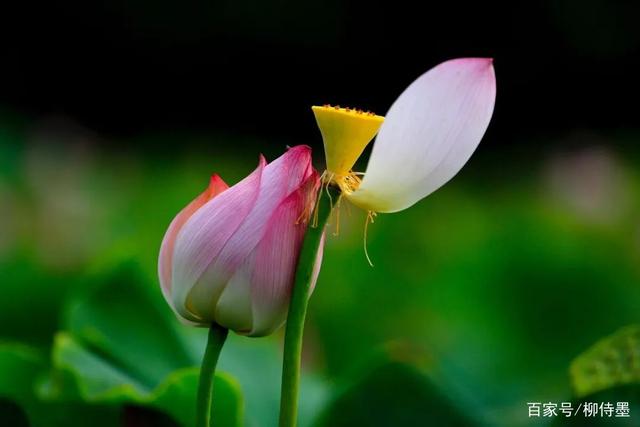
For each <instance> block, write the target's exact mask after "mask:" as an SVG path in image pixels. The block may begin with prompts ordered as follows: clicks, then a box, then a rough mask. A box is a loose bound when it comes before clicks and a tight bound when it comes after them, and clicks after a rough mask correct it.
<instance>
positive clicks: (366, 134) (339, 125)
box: [311, 105, 384, 194]
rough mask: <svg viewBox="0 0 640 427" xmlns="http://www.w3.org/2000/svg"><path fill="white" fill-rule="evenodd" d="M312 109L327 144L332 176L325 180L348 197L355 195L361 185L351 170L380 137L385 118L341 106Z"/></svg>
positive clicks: (326, 177) (329, 173)
mask: <svg viewBox="0 0 640 427" xmlns="http://www.w3.org/2000/svg"><path fill="white" fill-rule="evenodd" d="M311 109H312V110H313V114H314V115H315V117H316V122H317V123H318V127H319V128H320V133H322V140H323V141H324V153H325V158H326V160H327V172H328V173H327V174H326V175H325V180H328V182H333V183H335V184H337V185H338V186H339V187H340V189H341V190H342V192H344V193H347V194H349V193H352V192H353V191H355V190H356V189H357V188H358V186H359V185H360V178H358V177H357V176H356V174H355V173H354V172H353V171H352V170H351V168H353V165H354V164H355V163H356V160H358V157H360V155H361V154H362V152H363V151H364V149H365V147H366V146H367V144H369V142H370V141H371V140H372V139H373V137H374V136H376V133H378V129H380V125H382V122H383V121H384V117H382V116H378V115H375V114H373V113H371V112H368V111H367V112H364V111H362V110H356V109H352V108H341V107H340V106H335V107H332V106H330V105H324V106H322V107H319V106H313V107H311Z"/></svg>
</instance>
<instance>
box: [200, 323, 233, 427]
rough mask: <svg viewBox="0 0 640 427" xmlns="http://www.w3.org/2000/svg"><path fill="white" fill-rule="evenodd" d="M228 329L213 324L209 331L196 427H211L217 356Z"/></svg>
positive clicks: (201, 372)
mask: <svg viewBox="0 0 640 427" xmlns="http://www.w3.org/2000/svg"><path fill="white" fill-rule="evenodd" d="M228 332H229V331H228V329H225V328H223V327H222V326H220V325H217V324H215V323H213V324H212V325H211V328H210V329H209V337H208V338H207V347H206V349H205V351H204V357H203V358H202V367H201V368H200V380H199V384H198V401H197V407H196V427H210V426H211V404H212V402H213V382H214V377H215V373H216V365H217V364H218V356H220V351H221V350H222V346H223V345H224V341H225V340H226V339H227V334H228Z"/></svg>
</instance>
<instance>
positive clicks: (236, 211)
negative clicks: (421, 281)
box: [158, 146, 322, 336]
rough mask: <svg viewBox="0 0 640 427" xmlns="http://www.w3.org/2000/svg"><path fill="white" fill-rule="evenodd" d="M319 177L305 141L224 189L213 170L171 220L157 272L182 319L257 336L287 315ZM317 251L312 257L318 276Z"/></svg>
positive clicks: (165, 292) (271, 328)
mask: <svg viewBox="0 0 640 427" xmlns="http://www.w3.org/2000/svg"><path fill="white" fill-rule="evenodd" d="M319 182H320V180H319V175H318V173H317V172H316V170H315V169H314V168H313V167H312V165H311V150H310V148H309V147H306V146H297V147H293V148H291V149H289V150H288V151H287V152H286V153H285V154H283V155H282V156H280V157H279V158H278V159H276V160H275V161H273V162H271V163H269V164H267V163H266V161H265V159H264V158H263V157H262V156H261V157H260V161H259V164H258V167H257V169H256V170H255V171H254V172H253V173H251V174H250V175H249V176H247V177H246V178H244V179H243V180H242V181H240V182H239V183H237V184H236V185H234V186H233V187H230V188H229V187H228V186H227V184H225V182H224V181H223V180H222V179H221V178H220V177H219V176H217V175H214V176H213V177H212V178H211V181H210V184H209V187H208V188H207V189H206V190H205V191H204V192H203V193H202V194H200V195H199V196H198V197H197V198H196V199H195V200H193V201H192V202H191V203H189V204H188V205H187V206H186V207H185V208H184V209H183V210H182V211H180V213H178V215H177V216H176V217H175V218H174V220H173V221H172V222H171V224H170V225H169V228H168V230H167V232H166V234H165V236H164V239H163V241H162V246H161V249H160V255H159V260H158V274H159V277H160V284H161V288H162V293H163V295H164V297H165V299H166V300H167V302H168V303H169V305H170V306H171V307H172V308H173V310H174V311H175V313H176V314H177V315H178V316H179V318H181V319H183V320H184V321H186V322H187V323H190V324H194V325H201V326H210V325H211V324H212V323H215V324H218V325H220V326H222V327H224V328H227V329H231V330H234V331H236V332H238V333H241V334H245V335H251V336H261V335H266V334H269V333H271V332H272V331H273V330H275V329H277V328H278V327H279V326H280V325H281V324H282V323H283V322H284V319H285V317H286V312H287V308H288V303H289V298H290V294H291V287H292V284H293V280H294V275H295V270H296V265H297V261H298V256H299V252H300V247H301V244H302V240H303V238H304V234H305V230H306V219H308V216H309V213H310V211H311V209H312V208H313V205H314V200H315V196H316V193H317V189H318V187H319ZM321 258H322V250H321V249H320V251H319V252H318V257H317V259H316V263H315V268H314V274H313V279H312V280H313V282H314V283H315V280H316V278H317V274H318V271H319V266H320V260H321Z"/></svg>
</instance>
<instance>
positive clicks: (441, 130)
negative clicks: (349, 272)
mask: <svg viewBox="0 0 640 427" xmlns="http://www.w3.org/2000/svg"><path fill="white" fill-rule="evenodd" d="M495 95H496V80H495V73H494V70H493V61H492V60H491V59H487V58H462V59H454V60H450V61H447V62H444V63H442V64H440V65H437V66H436V67H434V68H432V69H431V70H429V71H427V72H426V73H425V74H423V75H422V76H420V77H419V78H418V79H417V80H415V81H414V82H413V83H412V84H411V85H410V86H409V87H408V88H407V89H406V90H405V91H404V92H403V93H402V94H401V95H400V97H398V99H397V100H396V101H395V102H394V103H393V105H392V106H391V108H390V109H389V112H388V113H387V116H386V118H385V117H382V116H377V115H375V114H372V113H365V112H363V111H360V110H353V109H348V108H340V107H331V106H328V105H325V106H323V107H313V112H314V114H315V117H316V121H317V122H318V126H319V128H320V131H321V133H322V137H323V140H324V147H325V155H326V160H327V171H326V172H325V175H324V179H325V182H326V183H333V184H335V185H337V186H338V187H340V189H341V191H342V196H343V197H345V198H347V199H348V200H349V201H350V202H352V203H353V204H355V205H357V206H359V207H361V208H363V209H365V210H367V211H370V212H397V211H400V210H403V209H406V208H408V207H409V206H411V205H413V204H414V203H416V202H417V201H419V200H420V199H422V198H424V197H426V196H427V195H429V194H430V193H432V192H433V191H435V190H437V189H438V188H440V187H441V186H442V185H444V184H445V183H446V182H447V181H449V180H450V179H451V178H453V176H454V175H455V174H457V173H458V171H460V169H461V168H462V166H464V164H465V163H466V162H467V160H469V158H470V157H471V154H473V152H474V150H475V149H476V147H477V146H478V144H479V143H480V140H481V139H482V136H483V135H484V132H485V130H486V129H487V126H488V125H489V120H490V119H491V115H492V113H493V106H494V102H495ZM376 133H377V134H378V136H377V138H376V141H375V143H374V145H373V150H372V152H371V156H370V158H369V164H368V166H367V169H366V171H365V173H364V174H360V173H356V172H353V171H352V170H351V168H352V167H353V165H354V164H355V162H356V160H357V159H358V157H359V156H360V155H361V153H362V151H363V150H364V148H365V147H366V145H367V144H368V143H369V142H370V141H371V139H372V138H373V137H374V136H375V135H376ZM362 175H364V177H363V178H361V176H362Z"/></svg>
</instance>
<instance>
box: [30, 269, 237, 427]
mask: <svg viewBox="0 0 640 427" xmlns="http://www.w3.org/2000/svg"><path fill="white" fill-rule="evenodd" d="M135 272H136V269H135V268H134V267H133V266H131V265H125V266H123V267H120V269H117V270H115V271H114V272H113V273H112V274H110V275H107V276H106V278H104V279H103V280H102V281H100V282H97V283H95V284H94V285H93V286H90V287H89V288H87V291H86V292H84V293H83V294H82V295H81V296H80V297H78V298H77V299H76V300H74V301H73V302H72V303H71V304H70V307H69V310H68V313H67V316H66V324H67V332H61V333H58V334H57V335H56V337H55V340H54V345H53V355H52V360H53V370H52V372H51V374H50V375H49V377H48V379H47V380H46V381H44V382H43V383H42V384H41V386H40V389H39V393H40V396H41V397H42V398H44V399H46V400H49V401H71V402H76V401H83V402H89V403H99V404H110V405H123V404H127V405H138V406H147V407H151V408H155V409H157V410H158V411H162V412H165V413H167V414H168V415H170V416H171V417H173V419H175V420H176V421H178V422H179V423H180V424H181V425H183V426H190V425H193V424H194V420H195V396H196V390H197V383H198V374H199V368H198V366H197V362H194V361H193V360H191V357H190V354H189V351H188V349H187V348H186V347H185V344H184V342H185V340H187V338H186V337H180V336H179V330H178V329H177V328H176V326H175V325H173V323H172V320H173V319H172V317H173V316H172V314H171V313H170V311H169V310H164V311H163V310H161V309H160V308H159V307H157V306H156V303H155V302H154V300H153V299H152V298H151V297H150V294H148V293H147V292H145V289H144V285H145V284H146V281H144V280H142V279H141V277H140V276H139V275H137V274H136V273H135ZM214 387H215V404H214V414H213V416H214V419H215V420H216V422H217V423H218V425H220V426H223V427H226V426H228V427H237V426H241V425H242V418H243V403H242V396H241V392H240V387H239V385H238V383H237V382H236V381H235V380H234V379H233V377H231V376H230V375H228V374H225V373H222V372H220V373H218V374H217V375H216V379H215V383H214Z"/></svg>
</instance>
